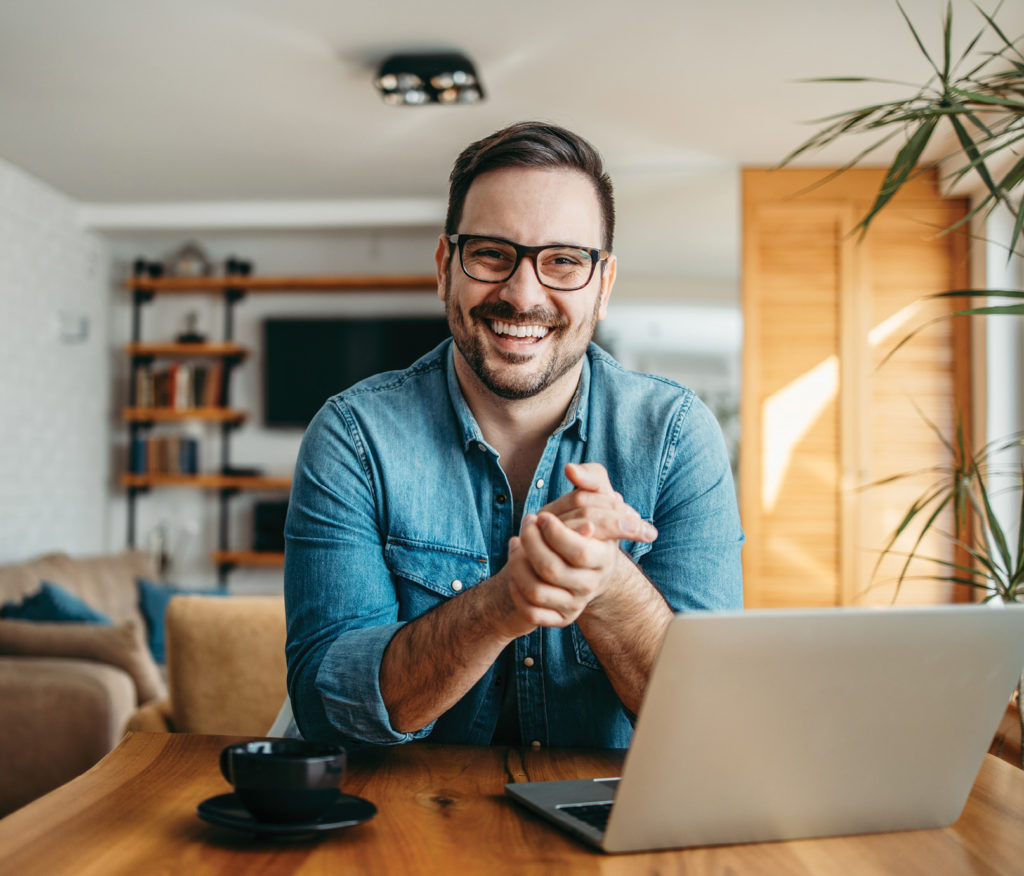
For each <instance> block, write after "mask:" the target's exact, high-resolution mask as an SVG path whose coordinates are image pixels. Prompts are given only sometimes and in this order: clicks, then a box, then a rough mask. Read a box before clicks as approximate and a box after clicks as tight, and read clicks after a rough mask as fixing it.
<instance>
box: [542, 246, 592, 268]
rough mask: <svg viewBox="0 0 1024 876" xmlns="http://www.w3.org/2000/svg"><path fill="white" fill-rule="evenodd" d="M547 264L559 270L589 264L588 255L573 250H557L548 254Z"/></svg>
mask: <svg viewBox="0 0 1024 876" xmlns="http://www.w3.org/2000/svg"><path fill="white" fill-rule="evenodd" d="M544 261H545V263H546V264H549V265H551V266H552V267H559V268H579V267H582V266H583V265H585V264H586V263H587V262H588V258H587V254H586V253H582V252H575V251H573V250H557V251H554V252H549V253H547V254H546V257H545V259H544Z"/></svg>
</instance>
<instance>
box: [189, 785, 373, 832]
mask: <svg viewBox="0 0 1024 876" xmlns="http://www.w3.org/2000/svg"><path fill="white" fill-rule="evenodd" d="M196 812H197V813H198V815H199V817H200V818H201V819H203V821H209V822H210V823H211V824H217V825H220V826H221V827H233V828H235V829H236V830H244V831H246V832H247V833H258V834H267V835H273V836H298V835H301V834H305V833H312V832H314V831H321V830H336V829H337V828H339V827H351V826H352V825H353V824H361V823H362V822H364V821H369V820H370V819H371V818H373V816H374V815H376V814H377V807H376V806H374V805H373V804H372V803H371V802H370V801H369V800H364V799H363V798H362V797H353V796H352V795H350V794H342V795H341V796H340V797H339V798H338V801H337V802H336V803H333V804H331V806H330V808H329V809H328V810H327V811H326V812H324V814H323V815H321V816H320V817H319V818H317V819H315V820H313V821H303V822H297V823H296V822H292V823H286V824H273V823H270V822H265V821H258V820H257V819H256V817H255V816H254V815H252V813H250V812H249V810H248V809H246V808H245V807H244V806H243V805H242V802H241V801H240V800H239V799H238V795H237V794H219V795H217V796H216V797H210V799H208V800H204V801H203V802H202V803H200V804H199V805H198V806H197V807H196Z"/></svg>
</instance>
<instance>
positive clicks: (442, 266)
mask: <svg viewBox="0 0 1024 876" xmlns="http://www.w3.org/2000/svg"><path fill="white" fill-rule="evenodd" d="M451 253H452V245H451V244H450V243H449V242H448V238H447V237H446V236H445V235H444V234H442V235H440V236H439V237H438V239H437V249H436V250H435V251H434V264H435V265H437V297H438V298H440V299H441V300H442V301H444V298H445V290H446V289H447V288H448V266H449V264H450V262H451Z"/></svg>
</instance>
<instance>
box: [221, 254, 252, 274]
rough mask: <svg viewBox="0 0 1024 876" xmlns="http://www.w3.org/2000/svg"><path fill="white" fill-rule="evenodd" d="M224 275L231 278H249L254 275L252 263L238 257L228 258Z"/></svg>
mask: <svg viewBox="0 0 1024 876" xmlns="http://www.w3.org/2000/svg"><path fill="white" fill-rule="evenodd" d="M224 273H225V274H227V275H228V276H229V277H248V276H249V275H250V274H251V273H252V262H251V261H249V260H247V259H240V258H238V257H237V256H233V255H231V256H228V257H227V259H226V260H225V262H224Z"/></svg>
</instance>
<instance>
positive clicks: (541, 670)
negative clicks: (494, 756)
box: [285, 123, 743, 747]
mask: <svg viewBox="0 0 1024 876" xmlns="http://www.w3.org/2000/svg"><path fill="white" fill-rule="evenodd" d="M613 230H614V209H613V201H612V191H611V183H610V181H609V179H608V177H607V175H606V174H605V173H604V171H603V169H602V166H601V161H600V158H599V156H598V155H597V153H596V152H595V151H594V150H593V148H592V147H591V146H590V145H589V144H588V143H586V141H584V140H582V139H581V138H579V137H578V136H576V135H574V134H572V133H570V132H568V131H565V130H563V129H560V128H557V127H554V126H551V125H545V124H539V123H523V124H519V125H513V126H512V127H510V128H507V129H505V130H503V131H499V132H497V133H496V134H493V135H492V136H490V137H488V138H485V139H484V140H481V141H479V142H477V143H474V144H472V145H471V146H469V147H468V148H467V149H466V150H465V151H464V152H463V154H462V155H461V156H460V157H459V159H458V160H457V161H456V164H455V167H454V169H453V171H452V175H451V191H450V198H449V208H448V217H447V221H446V226H445V233H444V234H443V235H442V236H441V238H440V240H439V242H438V246H437V251H436V253H435V261H436V263H437V279H438V294H439V296H440V297H441V298H442V300H443V301H444V302H445V310H446V313H447V317H448V322H449V325H450V328H451V333H452V337H453V341H452V342H448V341H446V342H444V343H443V344H441V345H440V346H439V347H438V348H437V349H435V350H434V351H433V352H431V353H429V354H427V355H426V356H424V357H423V358H421V359H420V360H419V361H418V362H416V363H414V364H413V365H412V366H411V367H410V368H409V369H407V370H406V371H403V372H392V373H388V374H383V375H378V376H376V377H373V378H370V379H368V380H366V381H363V382H361V383H359V384H357V385H356V386H354V387H352V388H350V389H349V390H346V391H345V392H343V393H341V394H340V395H337V396H335V397H334V398H332V399H330V400H328V402H327V403H326V404H325V406H324V407H323V409H322V410H321V411H320V412H319V414H318V415H317V416H316V418H315V419H314V420H313V422H312V423H311V424H310V427H309V429H308V431H307V433H306V436H305V438H304V440H303V444H302V449H301V451H300V454H299V459H298V463H297V465H296V471H295V481H294V485H293V488H292V497H291V502H290V505H289V512H288V520H287V524H286V527H285V536H286V551H285V556H286V561H285V597H286V608H287V614H288V645H287V655H288V687H289V693H290V696H291V700H292V706H293V709H294V712H295V716H296V720H297V723H298V727H299V729H300V731H301V732H302V734H303V735H304V736H306V737H307V738H314V739H322V740H334V741H341V742H344V743H348V744H360V743H368V744H391V743H398V742H404V741H408V740H412V739H429V740H430V741H435V742H465V743H475V744H488V743H492V742H495V743H497V742H502V743H512V744H531V745H534V746H539V745H563V746H564V745H580V746H598V747H625V746H627V745H628V744H629V740H630V738H631V734H632V725H633V721H634V720H635V715H636V712H637V710H638V709H639V706H640V703H641V701H642V699H643V693H644V689H645V686H646V683H647V679H648V676H649V674H650V669H651V665H652V663H653V660H654V658H655V656H656V653H657V650H658V647H659V645H660V642H661V637H662V634H663V632H664V629H665V626H666V624H667V623H668V621H669V619H670V617H671V616H672V613H673V612H674V611H682V610H696V609H733V608H739V607H741V605H742V585H741V574H740V564H739V553H740V546H741V544H742V541H743V535H742V532H741V530H740V525H739V517H738V513H737V510H736V500H735V494H734V489H733V483H732V477H731V473H730V470H729V464H728V460H727V455H726V452H725V449H724V445H723V441H722V438H721V433H720V431H719V429H718V426H717V424H716V423H715V422H714V419H713V417H712V416H711V415H710V414H709V413H708V411H707V409H706V408H705V407H704V406H703V405H702V404H701V403H700V402H699V401H698V400H697V398H696V397H695V396H694V395H693V393H691V392H690V391H689V390H686V389H683V388H681V387H679V386H678V385H677V384H674V383H672V382H671V381H667V380H664V379H662V378H657V377H650V376H641V375H636V374H631V373H629V372H626V371H624V370H623V369H622V368H621V367H620V366H619V365H618V364H617V363H616V362H615V361H614V360H612V359H611V358H610V357H609V356H608V355H607V354H606V353H604V352H603V351H602V350H600V349H599V348H598V347H596V346H594V345H593V344H592V343H591V338H592V336H593V334H594V329H595V326H596V324H597V321H598V320H602V319H604V318H605V315H606V313H607V306H608V298H609V296H610V294H611V291H612V286H613V284H614V282H615V271H616V261H615V256H613V255H611V254H610V250H611V245H612V235H613ZM652 524H653V525H652ZM655 527H657V528H655Z"/></svg>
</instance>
